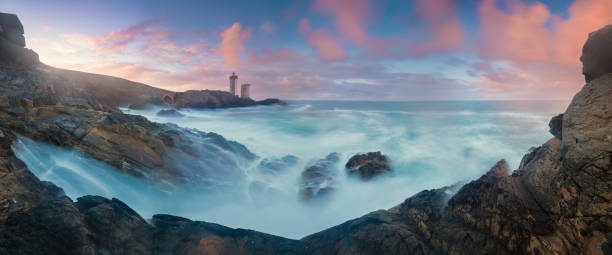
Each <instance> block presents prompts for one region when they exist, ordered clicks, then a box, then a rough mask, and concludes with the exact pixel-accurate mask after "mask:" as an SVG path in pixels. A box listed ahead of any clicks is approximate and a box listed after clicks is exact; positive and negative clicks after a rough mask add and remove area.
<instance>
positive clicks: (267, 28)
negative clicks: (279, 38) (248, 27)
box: [259, 21, 276, 36]
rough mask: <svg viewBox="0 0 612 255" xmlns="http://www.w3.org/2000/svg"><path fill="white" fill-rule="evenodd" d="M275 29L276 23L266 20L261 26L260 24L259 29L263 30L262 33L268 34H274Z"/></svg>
mask: <svg viewBox="0 0 612 255" xmlns="http://www.w3.org/2000/svg"><path fill="white" fill-rule="evenodd" d="M275 30H276V28H275V26H274V23H272V22H270V21H266V22H264V23H262V24H261V26H259V31H261V33H262V34H264V35H267V36H269V35H273V34H274V32H275Z"/></svg>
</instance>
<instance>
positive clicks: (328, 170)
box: [299, 152, 340, 200]
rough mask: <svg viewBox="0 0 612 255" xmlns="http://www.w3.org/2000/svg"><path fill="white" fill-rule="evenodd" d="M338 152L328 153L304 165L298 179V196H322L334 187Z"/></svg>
mask: <svg viewBox="0 0 612 255" xmlns="http://www.w3.org/2000/svg"><path fill="white" fill-rule="evenodd" d="M339 161H340V154H338V153H337V152H333V153H330V154H329V155H327V157H325V158H323V159H319V160H317V161H315V162H312V163H310V164H308V165H307V166H306V168H305V169H304V171H303V172H302V175H301V179H300V191H299V198H300V199H302V200H310V199H313V198H317V197H322V196H325V195H327V194H329V193H330V192H332V191H333V190H334V189H335V188H336V185H337V183H336V177H337V175H338V168H337V165H338V162H339Z"/></svg>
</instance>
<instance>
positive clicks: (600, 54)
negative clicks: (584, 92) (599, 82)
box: [580, 25, 612, 82]
mask: <svg viewBox="0 0 612 255" xmlns="http://www.w3.org/2000/svg"><path fill="white" fill-rule="evenodd" d="M610 45H612V25H607V26H605V27H603V28H602V29H599V30H597V31H595V32H592V33H590V34H589V39H587V41H586V43H585V44H584V47H583V48H582V56H581V57H580V61H582V74H584V79H585V80H586V82H590V81H592V80H595V79H597V78H599V77H600V76H602V75H604V74H607V73H612V48H611V47H610Z"/></svg>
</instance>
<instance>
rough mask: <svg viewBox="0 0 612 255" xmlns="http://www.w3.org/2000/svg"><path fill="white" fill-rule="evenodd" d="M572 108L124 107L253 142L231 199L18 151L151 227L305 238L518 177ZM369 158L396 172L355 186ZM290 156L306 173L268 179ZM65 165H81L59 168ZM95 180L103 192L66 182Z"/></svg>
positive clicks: (74, 189) (481, 104)
mask: <svg viewBox="0 0 612 255" xmlns="http://www.w3.org/2000/svg"><path fill="white" fill-rule="evenodd" d="M568 103H569V102H567V101H452V102H345V101H343V102H337V101H335V102H328V101H294V102H290V104H289V105H288V106H258V107H251V108H234V109H220V110H181V111H180V112H181V113H182V114H183V115H184V116H182V117H160V116H157V115H156V113H157V112H158V111H159V109H151V110H129V109H123V110H124V112H126V113H130V114H138V115H143V116H145V117H147V118H148V119H149V120H151V121H156V122H172V123H176V124H178V125H179V126H183V127H189V128H196V129H199V130H202V131H206V132H216V133H219V134H221V135H223V136H224V137H225V138H227V139H229V140H234V141H237V142H239V143H242V144H244V145H245V146H246V147H247V148H249V150H251V151H252V152H253V153H255V154H256V155H257V156H259V159H258V160H255V161H254V162H253V163H252V165H251V166H248V167H245V169H243V170H244V173H245V175H246V176H247V181H246V182H237V183H236V184H235V189H234V191H233V192H231V193H232V194H231V195H230V194H228V193H227V192H221V191H219V192H216V193H215V192H212V193H206V194H203V193H202V192H194V191H190V192H185V191H178V190H177V191H171V192H166V191H164V192H160V191H158V190H156V189H155V188H154V187H152V186H151V185H148V184H146V183H143V182H142V181H139V180H134V179H133V178H131V177H129V176H121V175H118V174H116V173H115V172H114V171H112V170H111V169H110V168H108V167H107V166H104V165H102V164H99V163H95V165H96V167H99V168H100V169H102V170H98V169H96V171H95V172H97V173H104V174H96V175H91V174H89V175H88V176H87V178H86V180H84V178H83V177H82V175H81V174H80V173H82V174H87V172H88V171H90V170H88V166H90V165H92V164H93V163H91V162H89V163H88V162H86V160H87V159H83V158H82V157H81V156H80V155H79V154H78V153H75V152H71V151H62V150H58V149H57V148H53V147H50V146H44V145H40V144H38V143H36V142H32V141H28V140H27V139H22V140H23V142H22V143H21V144H20V145H19V146H16V151H17V152H18V155H20V158H22V159H23V160H24V161H25V162H26V164H28V166H30V167H31V168H35V169H33V171H34V172H35V173H36V174H37V175H38V176H39V177H41V178H42V179H46V180H50V181H54V182H56V183H58V184H60V186H63V187H64V189H65V190H66V193H67V194H68V195H69V196H71V197H73V198H76V197H78V196H81V195H85V194H91V193H94V194H100V195H105V196H114V197H117V198H119V199H121V200H123V201H125V202H126V203H127V204H129V205H130V206H132V207H133V208H134V209H135V210H136V211H138V212H139V213H141V214H142V215H143V216H144V217H150V216H151V215H152V214H154V213H170V214H175V215H180V216H184V217H188V218H192V219H197V220H204V221H210V222H216V223H219V224H223V225H227V226H230V227H240V228H250V229H255V230H259V231H264V232H267V233H272V234H276V235H281V236H285V237H291V238H300V237H303V236H305V235H307V234H311V233H314V232H317V231H320V230H323V229H324V228H327V227H330V226H333V225H337V224H340V223H342V222H344V221H346V220H349V219H352V218H355V217H359V216H361V215H363V214H365V213H368V212H371V211H374V210H378V209H388V208H390V207H392V206H394V205H397V204H399V203H401V202H402V201H403V200H404V199H406V198H407V197H409V196H411V195H413V194H414V193H416V192H418V191H420V190H423V189H431V188H437V187H441V186H444V185H449V184H453V183H456V182H459V181H467V180H471V179H475V178H477V177H479V176H480V175H481V174H483V173H485V172H486V171H487V170H488V169H489V168H490V167H491V166H492V165H493V164H495V162H497V161H498V160H500V159H502V158H504V159H506V160H507V161H508V162H509V164H510V166H511V167H512V168H516V167H517V166H518V164H519V162H520V159H521V157H522V156H523V154H525V152H526V151H527V150H528V149H529V148H530V147H532V146H537V145H540V144H542V143H544V142H545V141H546V140H548V139H550V138H551V137H552V136H551V135H550V134H549V133H548V125H547V124H548V121H549V120H550V118H551V117H552V116H554V115H556V114H558V113H560V112H563V111H564V110H565V108H566V106H567V104H568ZM56 150H58V151H56ZM369 151H382V152H383V153H384V154H387V155H388V156H389V158H390V159H391V161H392V167H393V171H392V173H391V174H388V175H385V176H381V177H380V178H375V179H373V180H370V181H367V182H364V181H361V180H358V179H356V178H352V177H349V176H347V175H346V174H345V172H344V171H343V169H342V165H344V164H345V163H346V161H347V160H348V158H349V157H351V156H352V155H354V154H355V153H360V152H369ZM331 152H338V153H340V155H341V160H340V164H339V165H338V169H339V171H340V173H341V174H340V175H339V176H338V187H337V192H336V193H333V194H332V195H331V196H330V197H329V199H328V200H327V201H326V203H322V204H310V203H303V202H301V201H300V200H298V197H297V192H298V179H299V176H300V174H301V171H302V170H303V169H304V166H305V165H306V164H307V163H308V162H310V161H312V160H315V159H319V158H323V157H325V156H326V155H327V154H329V153H331ZM41 154H44V155H47V156H40V155H41ZM37 155H38V156H37ZM286 155H294V156H296V157H297V158H298V159H299V160H298V163H297V164H296V165H295V166H293V167H291V168H289V169H287V170H285V171H281V172H279V173H277V174H262V173H261V171H257V169H256V165H257V164H258V163H259V162H258V161H259V160H261V159H263V158H270V157H278V158H280V157H283V156H286ZM66 161H68V162H73V163H72V164H71V165H68V164H58V163H57V162H66ZM40 165H45V166H48V165H61V168H60V167H58V169H64V170H57V171H55V170H51V171H50V170H49V169H48V168H49V167H47V168H44V169H43V168H41V167H38V168H40V169H39V170H36V169H37V167H36V166H40ZM65 169H71V170H70V171H66V170H65ZM50 172H51V173H52V174H50ZM64 172H69V173H71V174H63V173H64ZM111 177H112V178H111ZM92 180H93V181H94V182H95V183H97V186H96V185H62V184H61V183H62V182H63V183H74V182H80V181H86V182H91V181H92ZM89 186H93V187H98V188H97V189H93V188H91V187H89ZM66 187H68V188H66ZM100 187H103V189H102V188H100ZM254 187H256V188H254ZM136 194H137V195H136Z"/></svg>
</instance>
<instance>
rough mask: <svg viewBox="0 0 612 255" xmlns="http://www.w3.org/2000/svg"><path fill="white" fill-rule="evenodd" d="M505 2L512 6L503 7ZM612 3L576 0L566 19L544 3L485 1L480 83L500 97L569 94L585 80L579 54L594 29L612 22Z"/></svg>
mask: <svg viewBox="0 0 612 255" xmlns="http://www.w3.org/2000/svg"><path fill="white" fill-rule="evenodd" d="M500 2H503V3H504V6H506V7H507V10H502V9H500V8H499V7H498V3H500ZM610 10H612V2H611V1H608V0H576V1H575V2H574V3H572V5H571V6H570V7H569V9H568V14H569V15H568V18H566V19H564V18H562V17H560V16H558V15H555V14H553V13H551V12H550V10H549V9H548V7H547V6H546V5H544V4H542V3H537V2H536V3H533V4H526V3H523V2H522V1H520V0H484V1H483V2H482V3H481V4H480V6H479V8H478V14H479V19H480V20H479V22H480V27H479V30H480V33H481V37H482V40H481V41H480V42H479V43H478V47H477V49H476V51H477V53H478V54H479V55H480V56H481V57H482V58H483V60H484V61H486V62H488V63H503V65H504V67H502V68H496V69H491V68H489V69H487V68H483V66H475V67H474V68H475V70H477V71H475V73H479V74H480V76H479V77H478V78H479V81H478V82H477V85H479V86H481V87H482V88H484V89H485V90H486V91H487V92H489V94H490V96H494V97H499V96H502V97H518V98H543V97H548V98H550V97H553V98H569V97H571V95H572V94H573V93H575V92H576V91H577V90H578V89H579V88H580V87H581V86H582V84H583V82H582V81H583V79H582V75H581V70H580V66H581V63H580V61H579V57H580V55H581V52H582V45H583V44H584V42H585V41H586V39H587V37H588V33H589V32H591V31H594V30H597V29H599V28H601V27H603V26H604V25H606V24H609V23H612V15H610V13H609V11H610Z"/></svg>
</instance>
